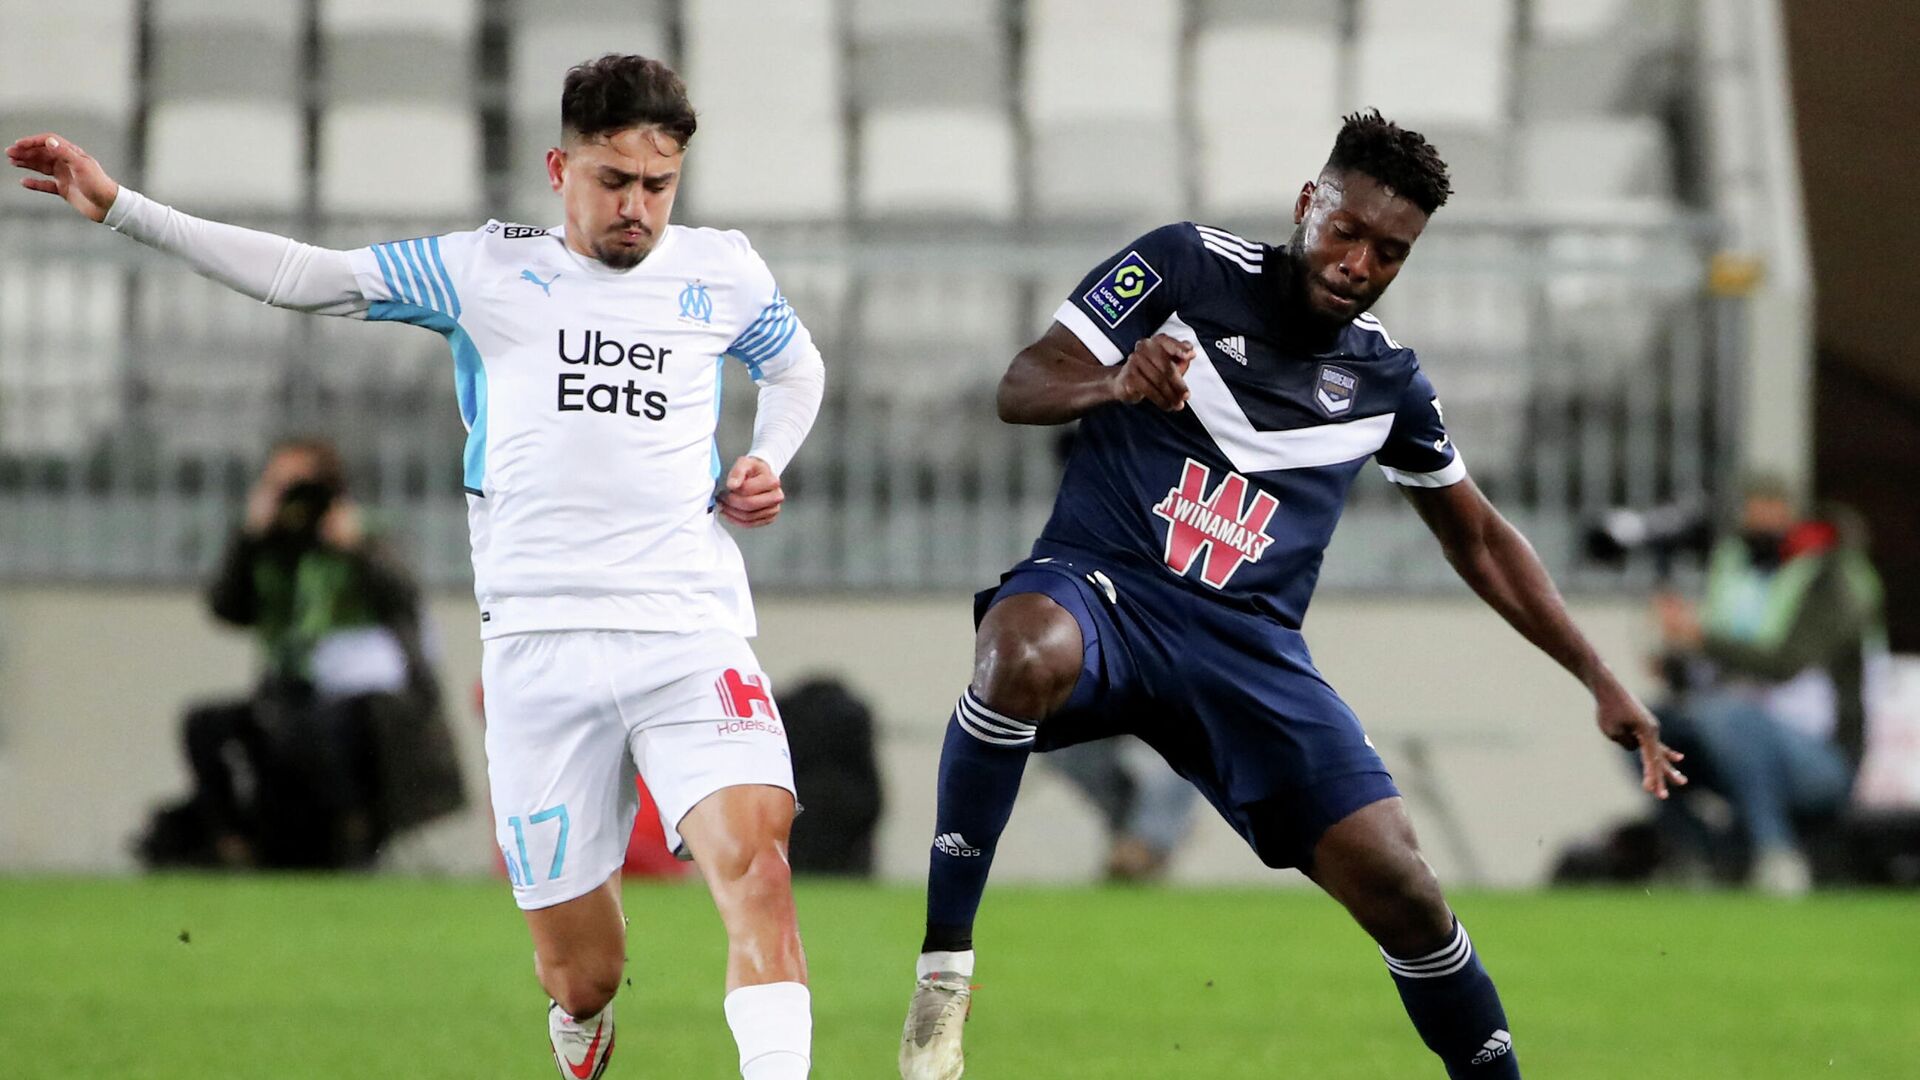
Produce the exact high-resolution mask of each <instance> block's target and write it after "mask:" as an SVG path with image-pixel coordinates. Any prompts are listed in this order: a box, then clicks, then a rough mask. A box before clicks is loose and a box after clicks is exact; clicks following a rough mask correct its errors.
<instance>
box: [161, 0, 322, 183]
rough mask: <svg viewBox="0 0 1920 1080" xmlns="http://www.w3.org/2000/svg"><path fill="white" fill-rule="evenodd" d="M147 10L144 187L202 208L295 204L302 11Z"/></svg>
mask: <svg viewBox="0 0 1920 1080" xmlns="http://www.w3.org/2000/svg"><path fill="white" fill-rule="evenodd" d="M151 12H152V16H151V19H152V22H151V30H152V33H151V37H150V39H149V40H150V46H149V47H150V49H151V57H152V59H151V62H150V69H149V74H148V82H147V95H148V99H149V102H150V105H149V112H148V116H147V138H146V140H145V146H146V153H147V162H146V175H145V180H144V182H145V184H146V186H147V189H148V191H149V192H150V193H151V194H152V195H154V197H156V198H160V199H164V200H168V201H177V202H182V203H183V204H184V205H187V206H189V207H191V208H193V209H194V210H196V211H199V212H204V213H219V212H224V211H229V210H241V211H246V210H268V211H282V212H288V211H292V210H295V209H297V208H298V206H299V205H300V203H301V201H302V199H303V198H304V197H305V195H306V190H305V189H306V147H307V132H306V120H305V117H304V115H303V113H304V106H303V98H304V95H305V90H306V87H305V74H306V70H307V69H306V56H305V47H304V45H305V34H306V25H305V23H306V20H305V18H304V16H303V13H302V12H301V11H300V10H299V9H297V8H293V7H290V6H280V5H262V4H255V3H251V2H249V0H157V2H156V3H154V5H153V7H152V8H151ZM210 148H217V149H211V150H210Z"/></svg>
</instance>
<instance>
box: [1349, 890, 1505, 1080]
mask: <svg viewBox="0 0 1920 1080" xmlns="http://www.w3.org/2000/svg"><path fill="white" fill-rule="evenodd" d="M1380 955H1382V956H1385V957H1386V958H1387V970H1389V971H1391V972H1392V973H1393V982H1394V985H1395V986H1398V987H1399V988H1400V1001H1401V1003H1402V1004H1404V1005H1406V1007H1407V1015H1408V1016H1410V1017H1412V1018H1413V1026H1414V1028H1415V1029H1417V1030H1418V1031H1419V1032H1420V1038H1422V1039H1423V1040H1425V1041H1426V1044H1427V1048H1428V1049H1429V1050H1432V1051H1433V1052H1434V1053H1436V1054H1438V1055H1440V1060H1441V1062H1442V1063H1444V1064H1445V1065H1446V1067H1447V1075H1448V1076H1449V1077H1452V1078H1453V1080H1462V1078H1472V1080H1519V1077H1520V1064H1519V1062H1517V1061H1515V1060H1514V1057H1513V1035H1512V1033H1511V1032H1509V1031H1508V1030H1507V1013H1506V1010H1505V1009H1502V1008H1501V1007H1500V993H1499V991H1497V990H1495V989H1494V988H1493V979H1492V978H1490V977H1488V975H1487V969H1486V968H1484V967H1481V966H1480V955H1479V954H1478V953H1476V952H1474V949H1473V942H1472V941H1471V940H1470V939H1469V938H1468V937H1467V931H1466V929H1465V928H1464V927H1462V926H1461V925H1460V923H1459V920H1457V919H1456V920H1455V921H1454V924H1453V937H1452V938H1450V939H1448V941H1447V944H1446V945H1445V946H1443V947H1441V948H1439V949H1436V950H1434V951H1433V952H1430V953H1428V954H1426V955H1425V956H1414V957H1405V958H1403V957H1397V956H1394V955H1392V954H1390V953H1388V952H1387V951H1386V950H1385V949H1382V950H1380Z"/></svg>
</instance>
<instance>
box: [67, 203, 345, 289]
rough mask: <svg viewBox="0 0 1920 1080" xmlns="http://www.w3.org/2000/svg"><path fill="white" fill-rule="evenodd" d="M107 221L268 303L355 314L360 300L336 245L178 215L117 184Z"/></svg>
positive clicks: (121, 230) (162, 204)
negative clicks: (303, 241)
mask: <svg viewBox="0 0 1920 1080" xmlns="http://www.w3.org/2000/svg"><path fill="white" fill-rule="evenodd" d="M105 224H106V226H107V228H109V229H112V230H113V231H115V232H117V233H120V234H121V235H123V236H128V237H132V238H133V239H135V240H138V241H140V242H141V243H143V244H145V245H147V246H148V247H150V248H153V249H155V250H157V251H164V252H166V253H167V254H169V255H173V256H176V257H178V258H180V259H181V260H183V261H185V262H186V264H187V265H188V266H191V267H193V269H194V271H195V272H196V273H198V274H200V275H201V276H202V277H205V278H209V279H211V280H213V281H217V282H219V283H220V284H222V285H225V286H226V287H227V288H229V289H232V290H234V291H235V292H237V293H240V294H242V295H245V296H250V297H252V298H254V299H255V300H259V301H261V302H262V303H266V304H272V305H273V306H274V307H282V308H289V309H291V310H294V311H304V312H308V313H310V314H314V315H362V314H364V313H365V312H366V310H367V300H366V298H365V297H363V296H362V295H361V293H360V286H359V284H358V283H357V282H356V281H355V280H354V276H353V263H352V261H351V260H350V259H349V258H348V256H347V253H346V252H344V251H335V250H333V249H331V248H322V247H315V246H313V245H312V244H303V243H300V242H299V241H297V240H289V239H288V238H286V237H284V236H277V235H275V234H273V233H268V232H260V231H258V230H255V229H245V228H241V227H240V226H238V225H227V224H224V223H222V222H218V221H208V220H206V219H204V218H197V217H194V216H193V215H192V214H183V213H181V212H180V211H178V210H175V209H174V208H173V207H171V206H167V205H166V204H164V203H159V202H155V201H154V200H152V199H149V198H147V197H146V196H145V195H142V194H140V193H139V192H137V191H135V190H133V189H132V188H130V187H127V186H126V185H125V184H122V185H121V186H120V194H119V195H118V196H117V197H116V198H115V199H114V200H113V206H112V208H111V209H109V210H108V211H107V219H106V222H105Z"/></svg>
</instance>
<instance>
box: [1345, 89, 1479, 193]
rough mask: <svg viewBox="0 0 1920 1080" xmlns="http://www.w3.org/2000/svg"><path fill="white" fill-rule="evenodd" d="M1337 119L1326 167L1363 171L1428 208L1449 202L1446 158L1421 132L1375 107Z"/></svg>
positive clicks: (1451, 185)
mask: <svg viewBox="0 0 1920 1080" xmlns="http://www.w3.org/2000/svg"><path fill="white" fill-rule="evenodd" d="M1341 121H1342V123H1341V125H1340V135H1339V137H1337V138H1335V139H1334V140H1333V154H1332V155H1331V156H1329V157H1328V158H1327V168H1328V169H1331V170H1335V171H1340V172H1345V171H1347V170H1350V169H1351V170H1355V171H1358V172H1363V173H1365V174H1367V175H1368V176H1371V177H1373V178H1374V179H1375V180H1378V181H1380V182H1381V183H1382V184H1385V185H1386V186H1388V187H1390V188H1392V189H1393V190H1395V191H1397V192H1399V193H1400V194H1402V195H1404V196H1406V197H1407V198H1409V199H1412V200H1413V202H1414V205H1416V206H1418V207H1419V208H1420V209H1421V210H1424V211H1426V212H1427V213H1428V214H1431V213H1433V212H1434V211H1435V210H1438V209H1440V208H1441V207H1442V206H1445V205H1446V204H1447V196H1449V195H1451V194H1453V184H1452V182H1450V181H1449V180H1448V179H1447V163H1446V162H1444V161H1442V160H1440V154H1439V152H1438V151H1436V150H1435V149H1434V148H1433V144H1432V143H1429V142H1428V141H1427V140H1426V137H1425V136H1423V135H1421V134H1420V133H1419V132H1417V131H1408V130H1407V129H1406V128H1403V127H1401V126H1400V125H1399V124H1396V123H1394V122H1393V121H1391V120H1388V119H1387V118H1386V117H1384V116H1381V115H1380V110H1379V109H1368V110H1366V111H1365V112H1357V113H1351V114H1349V115H1347V116H1343V117H1341Z"/></svg>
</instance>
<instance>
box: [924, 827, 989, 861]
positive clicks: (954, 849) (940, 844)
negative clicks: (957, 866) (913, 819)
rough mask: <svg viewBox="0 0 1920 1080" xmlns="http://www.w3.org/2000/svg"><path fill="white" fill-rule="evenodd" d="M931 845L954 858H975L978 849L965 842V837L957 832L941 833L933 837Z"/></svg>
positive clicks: (978, 854) (978, 852) (977, 856)
mask: <svg viewBox="0 0 1920 1080" xmlns="http://www.w3.org/2000/svg"><path fill="white" fill-rule="evenodd" d="M933 846H934V847H936V848H939V849H940V850H941V851H944V852H946V853H947V854H949V855H952V856H954V857H955V858H960V859H977V858H979V857H980V849H979V848H977V847H974V846H973V845H971V844H969V843H967V838H966V837H964V836H961V835H960V834H959V833H957V832H948V833H941V834H940V835H939V836H936V837H934V838H933Z"/></svg>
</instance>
